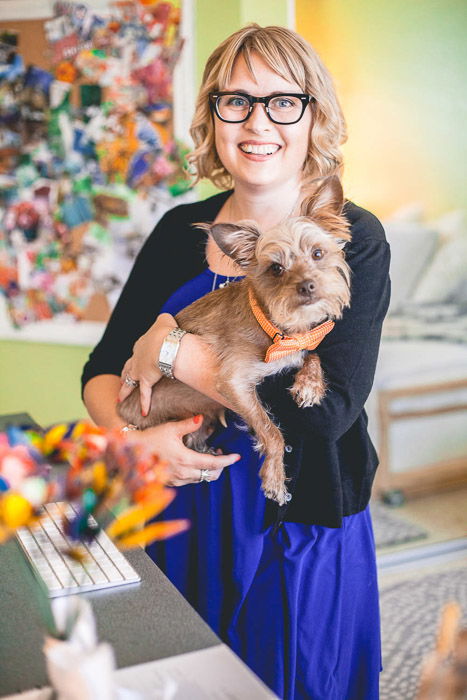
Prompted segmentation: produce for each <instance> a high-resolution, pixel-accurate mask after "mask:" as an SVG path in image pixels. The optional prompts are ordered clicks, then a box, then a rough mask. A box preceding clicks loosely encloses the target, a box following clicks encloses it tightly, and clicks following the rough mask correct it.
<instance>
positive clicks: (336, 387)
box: [258, 205, 390, 442]
mask: <svg viewBox="0 0 467 700" xmlns="http://www.w3.org/2000/svg"><path fill="white" fill-rule="evenodd" d="M352 207H353V208H354V209H355V210H358V211H359V212H363V215H361V216H358V217H357V220H356V221H355V222H354V223H353V224H352V242H351V244H350V245H349V250H348V252H347V262H348V263H349V265H350V268H351V270H352V276H351V305H350V308H348V309H346V310H345V312H344V315H343V317H342V319H341V320H339V321H337V322H336V324H335V327H334V329H333V330H332V331H331V333H329V334H328V335H327V336H326V338H325V339H324V340H323V341H322V342H321V344H320V345H319V346H318V348H317V350H316V352H317V353H318V355H319V357H320V360H321V365H322V368H323V371H324V374H325V378H326V383H327V392H326V396H325V397H324V399H323V401H322V402H321V404H320V405H319V406H312V407H308V408H299V407H298V406H297V404H296V403H295V401H294V400H293V398H292V395H291V394H290V392H289V391H288V389H289V388H290V387H291V386H292V384H293V382H294V377H295V370H293V371H289V372H286V373H284V374H282V375H275V376H272V377H268V378H267V379H266V380H265V381H264V382H263V384H261V386H260V387H259V388H258V394H259V396H260V398H261V400H262V402H263V403H264V404H265V405H266V406H267V407H268V409H269V411H270V413H271V415H272V417H273V418H274V419H275V421H276V422H277V423H278V425H279V426H280V427H281V429H282V430H283V431H284V433H285V434H286V435H287V436H289V438H291V437H294V436H296V437H298V436H299V435H303V433H304V431H305V432H306V434H308V435H309V436H312V437H315V438H319V439H320V440H321V441H323V440H324V441H325V442H335V441H336V440H338V439H339V438H340V437H341V436H342V435H343V434H344V433H346V432H347V430H349V428H350V427H351V426H352V425H353V423H354V422H355V421H356V420H357V418H358V416H359V415H360V413H361V412H362V410H363V407H364V404H365V401H366V399H367V398H368V395H369V393H370V390H371V387H372V383H373V378H374V372H375V367H376V360H377V356H378V349H379V342H380V336H381V327H382V323H383V320H384V317H385V315H386V311H387V308H388V305H389V296H390V280H389V261H390V251H389V246H388V244H387V242H386V240H385V236H384V231H383V228H382V226H381V224H380V223H379V221H378V220H377V219H376V217H374V216H373V215H372V214H370V213H369V212H366V211H364V210H362V209H359V208H358V207H355V205H352Z"/></svg>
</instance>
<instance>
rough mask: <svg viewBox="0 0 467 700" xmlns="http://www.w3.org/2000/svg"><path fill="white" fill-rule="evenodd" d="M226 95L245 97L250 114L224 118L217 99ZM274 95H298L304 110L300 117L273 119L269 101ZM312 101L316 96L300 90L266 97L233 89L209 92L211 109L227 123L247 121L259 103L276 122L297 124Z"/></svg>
mask: <svg viewBox="0 0 467 700" xmlns="http://www.w3.org/2000/svg"><path fill="white" fill-rule="evenodd" d="M224 95H239V96H240V97H244V98H245V99H246V100H247V101H248V103H249V105H250V107H249V109H248V114H247V115H246V117H245V118H244V119H236V120H234V121H232V120H230V119H224V118H223V117H221V115H220V114H219V109H218V105H217V101H218V99H219V97H223V96H224ZM274 97H298V98H299V99H300V100H301V102H302V112H301V114H300V116H299V117H298V119H295V120H294V121H293V122H279V121H277V120H276V119H273V118H272V116H271V114H270V112H269V102H270V101H271V100H272V99H273V98H274ZM312 102H316V98H315V97H313V95H306V94H303V93H299V92H278V93H275V94H274V95H267V96H266V97H255V96H254V95H249V94H248V93H247V92H240V91H239V90H233V91H230V92H211V93H209V106H210V107H211V111H212V110H214V112H215V114H216V116H217V117H218V119H220V120H221V121H222V122H225V123H226V124H242V123H243V122H246V121H247V120H248V119H249V118H250V116H251V114H252V112H253V107H254V106H255V104H257V103H260V104H263V105H264V110H265V112H266V114H267V116H268V118H269V119H270V120H271V121H272V122H273V123H274V124H282V125H284V126H287V125H288V124H296V123H297V122H299V121H300V119H301V118H302V117H303V115H304V113H305V109H306V107H307V106H308V105H309V104H311V103H312Z"/></svg>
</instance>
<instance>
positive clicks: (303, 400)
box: [290, 381, 326, 408]
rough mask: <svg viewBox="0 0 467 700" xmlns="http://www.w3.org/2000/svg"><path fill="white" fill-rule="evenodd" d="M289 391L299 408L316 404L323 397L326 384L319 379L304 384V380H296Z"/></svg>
mask: <svg viewBox="0 0 467 700" xmlns="http://www.w3.org/2000/svg"><path fill="white" fill-rule="evenodd" d="M290 393H291V394H292V396H293V399H294V401H295V403H296V404H297V406H300V408H306V407H308V406H318V405H319V404H320V403H321V401H322V400H323V399H324V395H325V393H326V386H325V384H324V383H323V382H320V381H316V382H315V381H313V382H307V383H306V384H305V383H304V382H303V383H302V382H299V383H297V382H296V383H295V384H294V385H293V387H292V388H291V389H290Z"/></svg>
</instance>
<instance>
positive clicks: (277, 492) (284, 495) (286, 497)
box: [262, 484, 292, 506]
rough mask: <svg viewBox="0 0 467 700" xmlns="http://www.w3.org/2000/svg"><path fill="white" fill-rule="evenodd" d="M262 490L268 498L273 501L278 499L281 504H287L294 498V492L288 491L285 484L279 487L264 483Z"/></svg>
mask: <svg viewBox="0 0 467 700" xmlns="http://www.w3.org/2000/svg"><path fill="white" fill-rule="evenodd" d="M262 490H263V493H264V495H265V496H266V498H269V499H270V500H271V501H276V503H278V504H279V505H280V506H283V505H285V504H286V503H288V502H289V501H290V499H291V498H292V494H291V493H290V492H289V491H287V489H286V488H285V486H284V485H282V486H281V487H280V488H279V489H277V488H274V487H272V488H268V487H267V486H266V485H264V484H263V486H262Z"/></svg>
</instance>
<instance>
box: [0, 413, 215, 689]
mask: <svg viewBox="0 0 467 700" xmlns="http://www.w3.org/2000/svg"><path fill="white" fill-rule="evenodd" d="M0 430H1V421H0ZM126 556H127V558H128V560H129V561H130V563H131V564H132V565H133V566H134V568H135V569H136V570H137V571H138V573H139V574H140V576H141V579H142V580H141V583H137V584H131V585H129V586H124V587H118V588H115V589H110V590H109V589H107V590H103V591H96V592H94V593H82V594H80V595H84V596H85V597H86V598H87V599H88V600H90V601H91V604H92V607H93V610H94V614H95V617H96V621H97V629H98V635H99V640H100V641H108V642H110V643H111V644H112V646H113V648H114V651H115V658H116V663H117V667H118V668H121V667H124V666H132V665H134V664H139V663H144V662H146V661H153V660H154V659H162V658H166V657H168V656H174V655H176V654H183V653H185V652H188V651H195V650H198V649H204V648H207V647H210V646H214V645H216V644H220V643H221V641H220V639H219V638H218V637H217V636H216V635H215V634H214V632H212V630H211V629H210V628H209V627H208V626H207V624H206V623H205V622H204V621H203V620H202V619H201V617H200V616H199V615H198V614H197V613H196V612H195V611H194V610H193V608H192V607H191V606H190V605H189V603H187V601H186V600H185V599H184V598H183V596H181V595H180V593H179V592H178V591H177V589H176V588H175V587H174V586H173V585H172V584H171V583H170V581H169V580H168V579H167V578H166V577H165V576H164V574H163V573H162V572H161V571H160V570H159V569H158V568H157V566H156V565H155V564H154V563H153V562H152V561H151V559H150V558H149V557H148V556H147V554H146V553H145V552H144V551H143V550H141V549H137V550H132V551H130V552H127V553H126ZM0 576H1V590H0V696H1V695H7V694H10V693H15V692H20V691H22V690H27V689H29V688H33V687H36V686H42V685H47V684H48V681H47V675H46V671H45V661H44V656H43V653H42V645H43V641H44V634H45V633H46V626H45V619H46V610H47V601H48V599H47V596H46V594H45V593H44V592H43V590H42V588H41V586H40V585H39V583H38V581H37V579H36V577H35V576H34V574H33V572H32V569H31V567H30V566H29V564H28V562H27V560H26V557H25V556H24V554H23V552H22V551H21V549H20V546H19V545H18V543H17V542H16V539H13V540H10V541H9V542H7V543H6V544H4V545H2V546H0Z"/></svg>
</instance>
